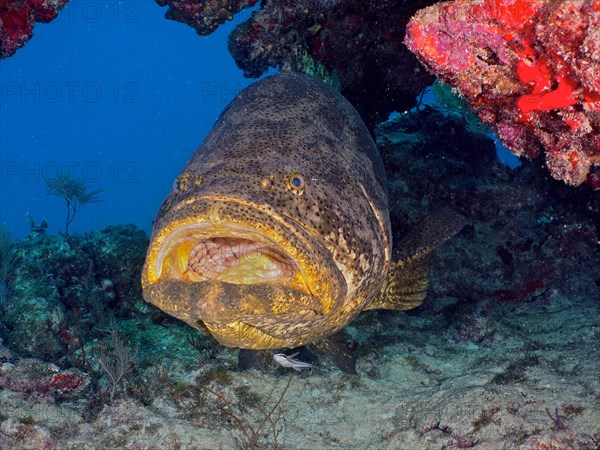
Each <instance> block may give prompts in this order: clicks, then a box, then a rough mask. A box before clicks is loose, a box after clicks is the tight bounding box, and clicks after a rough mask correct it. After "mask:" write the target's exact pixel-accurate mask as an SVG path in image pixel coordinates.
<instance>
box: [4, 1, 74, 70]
mask: <svg viewBox="0 0 600 450" xmlns="http://www.w3.org/2000/svg"><path fill="white" fill-rule="evenodd" d="M67 2H68V0H16V1H0V59H2V58H8V57H9V56H12V55H13V54H14V53H15V52H16V51H17V50H18V49H19V48H21V47H23V46H24V45H25V44H26V43H27V41H28V40H29V39H31V38H32V37H33V27H34V26H35V23H36V22H41V23H48V22H50V21H52V20H54V19H55V18H56V16H57V15H58V11H60V10H61V9H62V8H63V7H64V6H65V5H66V4H67Z"/></svg>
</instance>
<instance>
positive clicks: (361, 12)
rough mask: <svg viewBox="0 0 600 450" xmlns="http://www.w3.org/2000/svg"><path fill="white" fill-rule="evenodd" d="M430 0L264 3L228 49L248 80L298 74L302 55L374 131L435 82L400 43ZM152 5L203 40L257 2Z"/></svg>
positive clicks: (279, 0)
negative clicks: (276, 70) (328, 75)
mask: <svg viewBox="0 0 600 450" xmlns="http://www.w3.org/2000/svg"><path fill="white" fill-rule="evenodd" d="M434 2H435V0H417V1H411V2H394V1H382V2H363V1H359V0H328V1H319V0H302V1H291V0H273V1H269V2H263V3H262V5H261V9H259V10H258V11H255V12H253V13H252V16H251V17H250V19H249V20H248V21H246V22H244V23H242V24H240V25H239V26H238V27H237V28H236V29H235V30H234V31H233V33H232V34H231V36H230V38H229V49H230V52H231V54H232V55H233V57H234V59H235V61H236V63H237V65H238V66H239V67H240V68H241V69H242V70H243V71H244V75H245V76H247V77H258V76H260V75H261V74H263V73H264V72H265V71H266V70H267V69H268V68H269V67H276V66H278V65H284V64H286V63H289V64H291V66H292V67H295V68H298V69H301V68H302V65H303V60H304V58H303V55H304V54H308V55H310V56H311V57H312V58H314V59H315V60H316V61H318V62H320V63H321V64H323V65H324V66H325V68H326V69H327V70H328V71H330V72H333V73H334V74H336V75H337V76H338V77H339V80H340V82H341V89H342V93H343V94H344V96H345V97H346V98H347V99H348V100H350V102H351V103H352V104H353V105H354V106H355V107H356V109H357V110H358V112H359V113H360V114H361V116H362V117H363V119H364V120H365V122H366V123H367V125H368V126H370V127H371V128H373V127H374V126H375V124H376V123H378V122H380V121H381V120H386V119H387V117H388V115H389V114H390V113H391V112H393V111H404V110H406V109H408V108H410V107H412V106H413V105H414V104H415V97H416V96H417V95H418V93H419V92H420V91H421V90H422V89H423V87H425V86H427V85H428V84H431V82H432V81H433V77H431V76H430V75H429V74H428V73H427V72H426V71H425V70H423V68H422V67H420V64H419V63H418V61H417V60H416V58H415V57H414V55H413V54H412V53H410V52H409V51H408V50H407V49H406V47H405V46H404V45H403V43H402V41H403V39H404V31H405V25H406V23H407V21H408V18H409V17H411V16H412V15H413V14H414V13H415V12H416V11H417V9H418V8H422V7H425V6H427V5H430V4H432V3H434ZM158 3H159V4H161V5H165V4H167V5H169V6H170V9H169V12H168V13H167V17H169V18H174V19H176V20H179V21H182V22H185V23H188V24H189V25H191V26H193V27H194V28H196V30H198V32H199V33H201V34H208V33H210V32H212V31H213V30H214V29H215V28H216V26H217V25H218V24H220V23H222V22H223V20H224V19H230V18H231V17H232V14H233V13H234V12H236V11H239V10H241V9H242V8H244V7H247V6H250V5H251V4H254V3H256V2H252V1H219V2H207V1H199V0H187V1H186V0H181V1H170V0H158Z"/></svg>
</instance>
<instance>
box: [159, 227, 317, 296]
mask: <svg viewBox="0 0 600 450" xmlns="http://www.w3.org/2000/svg"><path fill="white" fill-rule="evenodd" d="M165 244H166V245H164V246H163V251H161V253H162V255H160V257H159V258H157V265H158V264H160V268H159V267H158V266H157V269H158V270H157V272H158V273H160V276H159V279H160V280H166V279H170V280H180V281H189V282H204V281H222V282H226V283H232V284H278V285H283V286H286V287H290V288H294V289H298V290H302V291H305V292H307V293H310V289H309V288H308V286H307V283H306V282H305V280H304V277H303V275H302V272H301V270H300V267H299V266H298V264H297V263H296V262H295V261H294V259H293V258H292V257H291V256H290V255H289V253H288V252H287V251H286V250H284V249H283V248H281V246H279V245H278V244H276V243H275V242H273V241H271V240H270V239H269V238H268V237H266V236H264V235H262V234H260V233H257V232H255V231H252V230H248V229H240V228H237V227H230V228H229V229H226V230H219V231H216V230H211V229H207V228H203V227H198V228H196V229H190V230H183V231H181V232H179V233H176V236H173V237H172V239H170V242H167V243H165Z"/></svg>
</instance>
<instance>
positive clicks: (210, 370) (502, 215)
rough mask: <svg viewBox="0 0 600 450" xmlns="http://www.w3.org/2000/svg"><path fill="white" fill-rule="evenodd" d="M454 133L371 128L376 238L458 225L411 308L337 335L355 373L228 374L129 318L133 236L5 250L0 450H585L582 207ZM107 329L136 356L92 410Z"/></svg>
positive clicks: (161, 317)
mask: <svg viewBox="0 0 600 450" xmlns="http://www.w3.org/2000/svg"><path fill="white" fill-rule="evenodd" d="M465 119H467V118H465V117H463V116H462V115H458V114H447V113H446V111H443V112H440V111H437V110H435V109H433V108H431V107H421V108H419V109H417V110H412V111H411V112H409V113H405V114H401V115H398V116H396V117H395V118H394V119H393V120H390V121H388V122H385V123H383V124H381V125H380V126H378V128H377V141H378V143H379V147H380V149H381V151H382V153H383V156H384V159H385V164H386V168H387V171H388V177H389V183H390V191H391V195H390V208H391V216H392V223H393V226H394V238H395V240H396V241H398V240H399V238H400V237H401V236H402V234H403V233H404V232H405V230H407V229H410V227H411V225H410V224H413V223H416V222H418V221H419V220H421V219H422V217H423V216H424V215H425V214H427V212H428V211H433V210H435V209H437V208H441V207H450V208H452V209H455V210H457V211H459V212H461V213H462V214H463V215H465V216H466V217H467V219H468V221H469V223H468V224H467V226H466V227H465V228H464V230H463V231H462V232H461V233H460V234H459V235H458V236H456V237H455V238H453V239H452V240H450V241H449V242H448V243H447V244H445V245H444V246H443V247H441V248H439V249H438V250H437V251H436V254H435V255H434V257H433V258H432V271H431V289H430V294H429V297H428V299H427V300H426V301H425V302H424V303H423V305H422V306H421V307H420V308H418V309H416V310H412V311H407V312H393V311H369V312H367V313H363V314H361V315H359V316H358V317H357V319H356V320H355V321H354V322H353V323H352V324H351V325H350V326H349V327H347V329H346V331H347V333H348V335H349V336H350V338H351V339H352V342H353V346H354V345H357V347H356V355H357V358H358V361H357V367H356V369H357V373H358V375H357V376H349V375H346V374H341V373H340V372H339V371H338V370H337V369H335V368H334V367H332V366H331V364H330V363H328V362H327V360H326V359H325V358H324V357H323V356H321V355H319V354H316V353H315V352H314V351H312V350H310V349H301V352H302V353H301V356H302V360H303V361H304V360H306V361H310V362H311V363H312V364H313V370H312V372H310V373H308V372H304V373H302V374H296V373H293V372H294V371H293V370H291V369H287V371H286V369H283V368H281V367H277V366H276V365H275V364H274V363H273V361H272V356H271V355H266V358H264V359H263V360H264V361H266V362H264V364H262V365H261V369H260V370H249V371H244V372H240V371H238V370H237V355H236V352H234V351H231V350H229V349H226V348H224V347H221V346H219V345H216V344H214V340H210V339H209V338H207V337H205V336H203V335H201V334H199V333H197V332H196V331H192V330H190V328H189V327H188V326H187V325H185V324H183V323H181V322H180V321H177V320H173V319H171V318H170V317H169V316H166V315H165V314H163V313H162V312H161V311H159V310H158V309H156V308H154V307H153V306H152V305H148V304H144V302H143V300H142V299H141V294H140V292H139V272H140V270H141V266H142V263H143V252H144V250H145V247H146V246H147V238H146V236H145V234H144V233H143V232H141V231H140V230H137V229H136V228H135V227H133V226H116V227H110V228H107V229H106V230H103V231H101V232H95V233H87V234H85V235H83V236H82V235H77V234H75V235H72V236H69V237H68V238H67V237H65V236H48V235H40V234H32V235H31V236H29V237H28V238H26V239H25V240H22V241H16V242H14V243H13V244H11V245H12V247H14V250H15V252H16V253H17V254H18V255H19V256H18V258H17V260H16V262H15V266H14V278H13V282H12V284H11V286H12V291H11V296H10V297H9V300H8V304H7V305H6V306H4V307H3V309H2V313H3V314H0V405H1V408H0V447H1V448H86V446H89V442H90V441H93V442H94V443H95V445H96V446H97V447H99V448H182V449H184V448H185V449H187V448H251V447H252V446H253V445H254V444H256V445H254V446H255V447H260V448H262V447H265V448H267V447H269V446H270V448H290V449H296V448H365V447H369V446H373V443H374V442H375V443H376V445H377V446H378V447H380V448H411V449H413V448H414V449H430V448H476V449H482V450H492V449H493V450H496V449H498V448H515V449H522V450H530V449H542V448H553V449H558V448H576V449H582V450H592V449H597V448H599V447H598V446H599V445H600V428H599V425H598V424H600V381H599V380H598V376H597V373H598V361H599V355H598V351H599V350H598V349H599V346H598V342H599V341H600V332H599V331H598V317H600V301H599V300H600V246H599V245H598V239H599V236H600V198H599V197H598V196H597V194H596V193H595V192H594V191H593V190H592V189H591V188H590V187H588V186H581V187H578V188H572V187H568V186H565V185H564V183H562V182H559V181H556V180H553V179H552V178H551V177H550V176H549V175H548V174H547V172H546V171H545V170H544V169H543V167H542V166H541V164H538V162H537V161H536V162H534V163H533V164H528V165H522V166H521V167H519V168H518V169H516V170H510V169H508V168H507V167H505V166H503V165H502V164H500V163H499V162H498V161H497V160H496V157H495V152H494V145H493V142H492V141H491V139H489V138H487V137H486V136H484V135H482V134H474V133H473V132H472V131H471V129H472V127H471V126H470V124H469V123H468V122H467V121H465ZM448 130H450V131H451V132H450V133H448ZM474 155H475V156H477V158H474V157H473V156H474ZM16 311H20V315H19V317H18V318H17V317H16V316H15V314H16ZM28 311H29V314H30V315H31V316H32V317H29V316H28V315H27V313H28ZM109 319H112V320H109ZM20 320H21V321H23V326H22V327H19V321H20ZM115 327H116V328H118V333H119V339H122V344H123V345H124V346H126V348H127V349H129V350H130V352H131V353H130V355H132V354H133V353H134V352H135V350H136V349H137V354H136V358H135V359H136V361H135V368H132V370H131V372H129V373H128V374H127V375H126V379H124V380H123V381H122V382H121V383H119V385H118V386H117V388H116V390H115V392H114V394H113V398H112V400H111V393H112V389H113V384H111V382H110V376H107V375H105V373H104V372H103V371H102V369H101V364H100V363H99V357H102V356H103V355H104V356H106V355H109V354H114V352H115V350H116V349H115V345H114V342H112V343H111V341H112V338H113V337H114V336H115V334H113V333H116V331H112V332H110V333H106V332H104V331H102V329H105V330H106V329H112V330H115V329H116V328H115ZM18 334H20V335H21V336H22V338H19V337H18ZM19 339H23V340H25V341H26V342H20V341H19ZM47 340H51V341H53V342H54V344H52V345H51V346H50V347H48V348H49V350H48V349H46V350H45V351H44V349H43V345H42V344H43V343H44V341H47ZM28 342H33V343H37V344H36V345H32V344H28ZM7 346H8V348H7ZM262 356H265V355H262ZM232 424H233V425H232ZM499 443H500V444H499Z"/></svg>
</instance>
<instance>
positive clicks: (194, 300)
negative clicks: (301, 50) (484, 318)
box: [142, 72, 462, 370]
mask: <svg viewBox="0 0 600 450" xmlns="http://www.w3.org/2000/svg"><path fill="white" fill-rule="evenodd" d="M461 226H462V218H461V217H460V216H458V215H456V214H454V213H451V212H445V213H437V214H434V215H432V216H429V218H427V219H425V221H424V222H423V223H421V224H420V225H419V226H418V227H417V229H415V230H413V231H412V232H410V233H409V234H408V236H406V237H405V238H404V239H403V240H402V241H401V242H400V243H399V244H398V245H397V246H396V248H395V250H394V256H395V258H394V259H395V260H392V239H391V226H390V219H389V214H388V202H387V195H386V178H385V173H384V169H383V163H382V161H381V158H380V156H379V153H378V150H377V148H376V146H375V144H374V142H373V140H372V138H371V136H370V134H369V131H368V130H367V128H366V126H365V124H364V123H363V121H362V119H361V118H360V116H359V115H358V113H357V112H356V110H355V109H354V108H353V107H352V106H351V105H350V103H349V102H348V101H346V100H345V99H344V98H343V97H342V96H341V95H340V94H338V93H337V92H335V91H334V90H332V89H331V88H329V87H328V86H327V85H326V84H324V83H323V82H322V81H320V80H318V79H316V78H313V77H310V76H307V75H301V74H296V73H293V72H281V73H279V74H278V75H275V76H271V77H267V78H265V79H263V80H261V81H258V82H256V83H254V84H252V85H251V86H249V87H248V88H246V89H244V90H243V91H242V92H241V93H240V94H239V95H238V96H237V97H236V98H235V99H234V100H233V101H232V102H231V104H230V105H229V106H228V107H227V108H226V109H225V111H224V112H223V113H222V114H221V116H220V117H219V119H218V120H217V123H216V124H215V126H214V128H213V129H212V131H211V132H210V134H209V135H208V137H207V138H206V140H205V141H204V143H203V144H202V146H201V147H200V148H198V149H197V150H196V152H195V153H194V154H193V155H192V157H191V159H190V160H189V161H188V163H187V164H186V166H185V167H184V169H183V172H182V173H181V175H179V176H178V177H177V179H176V180H175V183H174V186H173V189H172V191H171V192H170V193H169V194H168V196H167V198H166V199H165V201H164V202H163V204H162V206H161V207H160V209H159V211H158V214H157V216H156V219H155V221H154V229H153V232H152V236H151V242H150V248H149V250H148V254H147V257H146V263H145V265H144V269H143V275H142V285H143V295H144V298H145V300H146V301H148V302H150V303H152V304H154V305H156V306H158V307H159V308H160V309H162V310H163V311H165V312H166V313H168V314H170V315H172V316H174V317H176V318H178V319H181V320H183V321H184V322H186V323H188V324H189V325H190V326H192V327H194V328H197V329H199V330H201V331H203V332H206V333H210V334H211V335H212V336H214V337H215V338H216V339H217V340H218V341H219V342H220V343H221V344H223V345H225V346H227V347H239V348H241V349H251V350H267V349H281V348H294V347H299V346H302V345H305V344H309V343H315V344H317V348H319V343H321V346H322V347H327V345H325V343H326V342H327V338H328V337H329V336H332V335H333V334H334V333H336V332H337V331H339V330H341V329H342V328H343V327H344V326H345V325H346V324H348V323H349V322H350V321H351V320H352V319H353V318H354V317H355V316H356V315H357V314H358V313H360V312H361V311H363V310H366V309H376V308H385V309H395V310H399V309H411V308H415V307H416V306H418V305H419V304H420V303H421V302H422V301H423V299H424V298H425V295H426V291H427V284H428V268H429V257H428V256H429V253H430V252H431V250H433V249H434V248H435V247H437V246H438V245H440V244H441V243H442V242H444V241H445V240H446V239H448V238H449V237H451V236H452V235H454V234H455V233H457V232H458V231H459V230H460V228H461ZM350 370H352V369H350Z"/></svg>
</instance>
